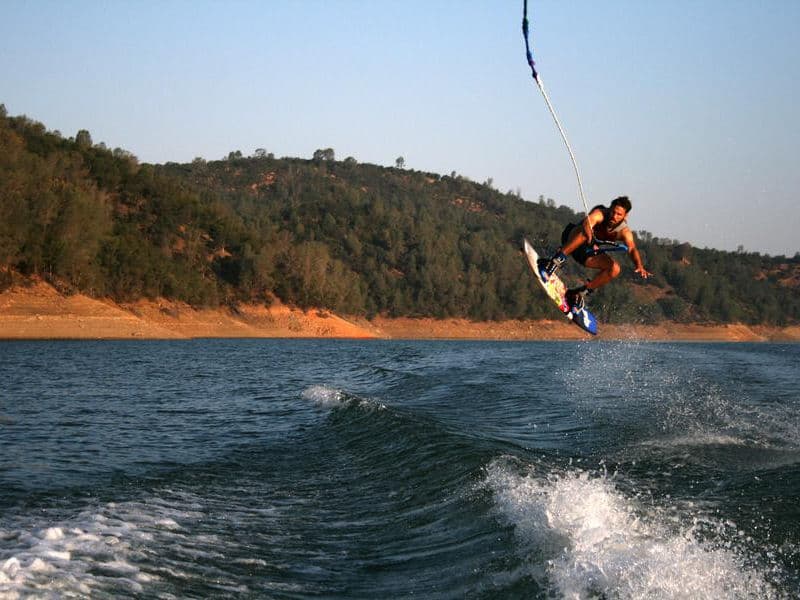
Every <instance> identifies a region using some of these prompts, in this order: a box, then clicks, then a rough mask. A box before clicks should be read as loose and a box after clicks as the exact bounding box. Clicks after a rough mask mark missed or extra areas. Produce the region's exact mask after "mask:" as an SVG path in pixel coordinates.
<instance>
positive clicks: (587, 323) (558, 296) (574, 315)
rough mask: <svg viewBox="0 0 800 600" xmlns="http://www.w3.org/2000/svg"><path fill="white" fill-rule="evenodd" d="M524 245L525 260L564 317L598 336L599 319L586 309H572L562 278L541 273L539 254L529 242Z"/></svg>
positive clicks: (525, 241) (524, 242)
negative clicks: (568, 302) (566, 296)
mask: <svg viewBox="0 0 800 600" xmlns="http://www.w3.org/2000/svg"><path fill="white" fill-rule="evenodd" d="M522 245H523V249H524V250H525V258H527V259H528V265H530V267H531V270H532V271H533V273H534V275H535V276H536V281H538V282H539V285H541V286H542V288H544V291H545V292H546V293H547V296H548V298H550V300H552V301H553V303H555V305H556V306H557V307H558V309H559V310H560V311H561V312H562V313H564V316H566V317H567V318H568V319H569V320H570V321H572V322H573V323H575V325H577V326H578V327H580V328H581V329H583V330H584V331H586V332H588V333H591V334H592V335H597V319H595V318H594V315H593V314H592V313H591V312H589V311H588V310H587V309H586V308H585V307H584V308H581V309H580V310H578V309H575V308H570V306H569V304H567V300H566V298H565V295H566V293H567V286H566V285H564V282H563V281H561V278H560V277H559V276H558V275H556V274H555V273H554V274H553V275H550V276H549V277H548V276H547V274H546V273H544V272H542V271H540V270H539V266H538V264H537V263H538V262H539V254H538V253H537V252H536V250H534V249H533V246H531V244H530V242H529V241H528V240H524V241H523V244H522Z"/></svg>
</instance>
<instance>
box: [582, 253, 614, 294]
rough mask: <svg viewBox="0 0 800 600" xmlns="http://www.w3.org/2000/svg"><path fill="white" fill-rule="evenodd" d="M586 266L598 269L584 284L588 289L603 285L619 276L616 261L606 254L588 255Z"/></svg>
mask: <svg viewBox="0 0 800 600" xmlns="http://www.w3.org/2000/svg"><path fill="white" fill-rule="evenodd" d="M586 266H587V267H589V268H590V269H598V270H599V271H600V272H599V273H598V274H597V275H595V276H594V278H593V279H592V280H591V281H590V282H589V283H587V284H586V288H587V289H589V290H596V289H597V288H600V287H603V286H604V285H606V284H607V283H608V282H610V281H611V280H612V279H614V278H616V277H619V274H620V273H621V272H622V269H621V268H620V266H619V264H618V263H617V261H615V260H613V259H612V258H611V257H610V256H608V254H598V255H596V256H590V257H589V258H587V259H586Z"/></svg>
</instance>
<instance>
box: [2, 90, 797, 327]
mask: <svg viewBox="0 0 800 600" xmlns="http://www.w3.org/2000/svg"><path fill="white" fill-rule="evenodd" d="M404 166H405V165H404V160H402V159H401V158H398V160H397V161H396V163H395V167H382V166H377V165H371V164H359V163H358V162H357V161H356V160H355V159H354V158H352V157H347V158H346V159H344V160H341V161H340V160H336V157H335V153H334V151H333V149H331V148H325V149H320V150H318V151H316V152H315V153H314V155H313V156H312V158H311V159H308V160H306V159H300V158H276V157H275V156H274V155H273V154H272V153H268V152H267V151H266V150H265V149H263V148H259V149H258V150H257V151H256V152H255V153H254V155H253V156H250V157H245V156H243V155H242V153H241V152H240V151H236V152H231V153H230V154H229V155H228V156H227V157H226V158H225V159H223V160H218V161H206V160H203V159H199V158H198V159H195V160H194V161H192V162H191V163H189V164H177V163H167V164H165V165H150V164H140V163H139V161H138V160H137V159H136V157H135V156H133V155H132V154H130V153H129V152H126V151H124V150H122V149H119V148H115V149H113V150H112V149H109V148H107V147H105V145H103V144H95V143H93V141H92V139H91V135H90V134H89V132H88V131H85V130H82V131H80V132H78V133H77V134H76V135H75V137H74V138H65V137H64V136H62V135H61V134H60V133H58V132H50V131H47V130H46V129H45V127H44V126H43V125H42V124H40V123H36V122H34V121H32V120H30V119H28V118H26V117H10V116H8V115H7V114H6V112H5V109H4V108H2V107H1V106H0V286H8V285H10V284H11V282H12V281H13V280H14V277H15V276H22V277H24V276H32V275H36V276H39V277H43V278H45V279H46V280H48V281H50V282H52V283H53V284H55V285H57V286H58V287H60V288H61V289H62V290H64V291H67V292H69V291H81V292H84V293H87V294H90V295H94V296H106V297H112V298H114V299H116V300H119V301H130V300H135V299H137V298H140V297H151V298H155V297H168V298H173V299H177V300H184V301H187V302H189V303H191V304H193V305H196V306H217V305H221V304H229V305H235V304H236V303H239V302H266V303H268V302H270V301H271V300H272V299H274V298H278V299H280V300H282V301H283V302H286V303H289V304H293V305H297V306H300V307H303V308H311V307H316V308H325V309H330V310H333V311H337V312H340V313H343V314H351V315H363V316H367V317H372V316H374V315H377V314H384V315H388V316H434V317H466V318H469V319H475V320H500V319H508V318H548V317H549V318H553V317H554V312H553V307H552V306H551V305H550V304H549V302H548V301H547V300H546V299H545V298H543V295H542V294H541V291H540V290H539V289H538V288H537V287H536V283H535V281H533V279H532V277H531V274H530V273H529V272H528V267H527V264H526V263H525V261H524V258H523V256H522V253H521V251H520V246H521V241H522V238H523V237H527V238H528V239H530V240H531V242H532V243H533V244H534V245H535V246H536V247H538V248H540V249H542V250H544V251H549V250H552V249H553V247H554V245H555V244H556V243H557V242H558V240H559V238H560V234H561V230H562V229H563V227H564V225H565V224H566V223H568V222H578V221H579V220H580V218H581V217H582V215H581V214H579V213H576V212H574V211H572V210H571V209H570V208H568V207H565V206H556V204H555V202H554V201H552V200H550V199H547V200H545V199H544V198H539V199H538V201H535V202H528V201H525V200H523V199H522V198H521V197H520V196H519V194H518V193H513V192H507V193H502V192H500V191H497V190H495V189H493V187H492V186H491V181H489V182H487V184H479V183H475V182H473V181H470V180H469V179H467V178H465V177H462V176H459V175H457V174H456V173H451V174H450V175H439V174H435V173H425V172H419V171H413V170H407V169H405V168H404ZM639 247H640V251H641V252H642V254H643V256H644V259H645V264H646V265H647V266H648V268H649V269H650V270H651V271H653V272H654V273H655V277H653V278H652V279H651V280H648V281H647V282H644V281H637V280H636V279H635V278H634V276H633V273H632V270H631V268H630V264H629V261H627V259H626V258H624V257H623V258H622V260H621V261H620V262H621V264H622V265H623V275H622V276H621V277H620V278H619V279H618V280H617V281H616V282H614V283H613V284H611V285H609V286H606V287H605V288H603V289H602V290H601V291H600V292H598V293H597V294H596V295H595V297H593V299H592V307H593V308H594V309H595V312H596V313H597V314H598V317H599V318H601V319H602V320H604V321H613V322H658V321H662V320H665V319H666V320H676V321H687V322H688V321H715V322H731V321H743V322H747V323H769V324H785V323H794V322H797V321H798V320H800V301H798V299H797V294H796V292H797V282H798V273H800V256H797V255H796V256H795V257H793V258H786V257H769V256H765V255H761V254H758V253H744V252H737V253H731V252H722V251H718V250H711V249H700V248H695V247H692V246H691V245H689V244H681V243H679V242H677V241H676V240H662V239H659V238H657V237H654V236H653V235H652V234H650V233H648V232H639ZM583 276H585V272H584V271H583V270H582V269H581V268H580V267H578V266H577V265H574V264H570V266H569V267H568V268H567V270H566V278H567V279H568V280H570V281H577V280H578V279H579V278H581V277H583Z"/></svg>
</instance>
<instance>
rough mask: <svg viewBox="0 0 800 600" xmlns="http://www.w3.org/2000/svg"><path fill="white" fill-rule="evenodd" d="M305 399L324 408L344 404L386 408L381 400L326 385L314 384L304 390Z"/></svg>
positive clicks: (337, 406)
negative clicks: (369, 398)
mask: <svg viewBox="0 0 800 600" xmlns="http://www.w3.org/2000/svg"><path fill="white" fill-rule="evenodd" d="M302 397H303V399H304V400H309V401H311V402H313V403H314V404H316V405H317V406H321V407H324V408H339V407H343V406H359V407H361V408H374V409H379V410H382V409H385V408H386V406H385V405H384V404H381V403H380V402H375V401H371V400H367V399H364V398H359V397H357V396H354V395H352V394H349V393H347V392H345V391H343V390H340V389H336V388H333V387H329V386H326V385H312V386H311V387H309V388H307V389H306V390H304V391H303V394H302Z"/></svg>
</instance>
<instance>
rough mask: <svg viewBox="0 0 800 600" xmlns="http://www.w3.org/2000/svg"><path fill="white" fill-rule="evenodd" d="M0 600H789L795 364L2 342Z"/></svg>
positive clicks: (750, 358) (433, 350)
mask: <svg viewBox="0 0 800 600" xmlns="http://www.w3.org/2000/svg"><path fill="white" fill-rule="evenodd" d="M0 382H2V384H1V385H0V598H16V597H22V598H24V597H29V596H35V597H40V598H70V597H92V598H120V597H135V598H187V597H188V598H201V597H216V598H225V597H236V598H248V597H249V598H312V597H313V598H316V597H326V598H405V597H412V596H413V597H418V598H465V597H466V598H648V599H651V598H692V599H696V598H709V599H712V598H713V599H715V600H716V599H720V598H792V597H798V595H800V552H799V551H800V420H799V419H798V417H800V398H799V393H798V389H800V345H779V344H654V343H622V342H619V343H611V342H597V341H592V342H568V343H567V342H565V343H555V342H554V343H494V342H427V341H426V342H405V341H367V342H360V341H359V342H356V341H315V340H306V341H291V340H196V341H180V342H153V341H150V342H142V341H136V342H133V341H131V342H86V341H81V342H3V343H0Z"/></svg>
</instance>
